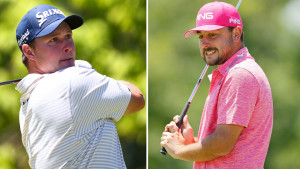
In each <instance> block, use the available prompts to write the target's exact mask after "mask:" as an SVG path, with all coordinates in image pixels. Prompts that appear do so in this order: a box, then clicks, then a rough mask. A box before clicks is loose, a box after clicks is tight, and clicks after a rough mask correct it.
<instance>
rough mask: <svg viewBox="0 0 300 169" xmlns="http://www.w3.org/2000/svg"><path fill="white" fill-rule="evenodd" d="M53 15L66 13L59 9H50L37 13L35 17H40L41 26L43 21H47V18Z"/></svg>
mask: <svg viewBox="0 0 300 169" xmlns="http://www.w3.org/2000/svg"><path fill="white" fill-rule="evenodd" d="M51 15H64V13H63V12H62V11H61V10H59V9H48V10H46V11H43V12H38V13H36V15H35V17H36V18H37V19H39V20H38V22H39V26H40V27H41V26H42V25H43V23H44V22H45V21H47V18H48V17H49V16H51ZM64 16H65V15H64Z"/></svg>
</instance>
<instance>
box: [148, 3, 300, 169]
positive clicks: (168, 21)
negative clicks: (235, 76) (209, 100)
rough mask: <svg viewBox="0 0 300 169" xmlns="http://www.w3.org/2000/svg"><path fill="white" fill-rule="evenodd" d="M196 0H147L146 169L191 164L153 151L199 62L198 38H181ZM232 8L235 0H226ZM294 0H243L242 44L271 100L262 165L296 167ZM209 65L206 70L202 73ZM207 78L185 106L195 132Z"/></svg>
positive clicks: (298, 109) (299, 80) (297, 24)
mask: <svg viewBox="0 0 300 169" xmlns="http://www.w3.org/2000/svg"><path fill="white" fill-rule="evenodd" d="M208 2H211V1H209V0H201V1H193V2H191V1H171V0H164V1H159V0H151V1H148V3H149V4H148V25H149V28H148V30H149V31H148V32H149V35H148V38H149V40H148V51H149V52H148V65H149V69H148V77H149V80H148V83H149V84H148V86H149V87H148V91H149V110H148V112H149V116H148V121H149V123H148V128H149V132H148V138H149V140H148V150H149V151H148V152H149V160H148V167H149V169H155V168H166V169H167V168H192V165H193V163H192V162H186V161H181V160H175V159H173V158H171V157H170V156H169V155H167V156H163V155H161V154H160V153H159V150H160V144H159V143H160V137H161V134H162V132H163V130H164V126H165V125H166V124H167V123H169V122H170V121H171V120H172V118H173V117H174V116H175V115H176V114H179V113H180V112H181V110H182V108H183V107H184V104H185V103H186V101H187V100H188V97H189V95H190V93H191V91H192V89H193V87H194V85H195V83H196V81H197V78H198V77H199V75H200V73H201V71H202V70H203V67H204V65H205V63H204V61H203V60H202V58H201V56H200V54H199V48H198V43H199V42H198V38H197V37H192V38H187V39H185V38H184V37H183V34H184V33H185V31H187V30H189V29H191V28H194V26H195V20H196V14H197V12H198V10H199V9H200V7H201V6H203V5H204V4H206V3H208ZM225 2H228V3H231V4H233V5H234V6H235V5H236V4H237V2H238V0H226V1H225ZM299 2H300V1H299V0H273V1H259V0H243V2H242V3H241V5H240V8H239V12H240V14H241V17H242V19H243V25H244V33H245V44H246V46H247V47H248V49H249V51H250V53H251V54H252V56H253V57H254V58H255V59H256V61H257V62H258V63H259V64H260V65H261V67H262V68H263V70H264V71H265V73H266V75H267V77H268V79H269V81H270V84H271V88H272V93H273V100H274V126H273V133H272V138H271V143H270V146H269V151H268V155H267V158H266V162H265V168H266V169H269V168H272V169H281V168H300V162H299V160H297V159H298V158H299V157H300V151H299V150H300V145H299V144H298V143H299V142H300V132H299V131H298V130H299V127H300V105H299V103H298V99H297V98H299V97H300V88H299V86H300V76H299V72H300V68H299V62H300V50H299V41H300V32H299V28H300V20H299V17H300V13H299V10H298V7H299V4H300V3H299ZM213 69H215V67H211V68H209V70H208V71H207V75H208V74H210V73H211V72H212V70H213ZM208 89H209V82H208V79H207V78H205V79H204V80H203V82H202V83H201V85H200V87H199V89H198V91H197V93H196V95H195V98H194V100H193V103H192V104H191V107H190V109H189V112H188V114H189V121H190V123H191V125H192V127H193V128H194V135H197V133H198V127H199V124H200V118H201V114H202V109H203V106H204V102H205V99H206V96H207V94H208Z"/></svg>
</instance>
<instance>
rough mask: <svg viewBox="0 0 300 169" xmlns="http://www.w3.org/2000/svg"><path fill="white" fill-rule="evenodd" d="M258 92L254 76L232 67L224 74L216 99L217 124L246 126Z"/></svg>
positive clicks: (244, 70) (246, 71)
mask: <svg viewBox="0 0 300 169" xmlns="http://www.w3.org/2000/svg"><path fill="white" fill-rule="evenodd" d="M258 93H259V84H258V82H257V80H256V78H255V77H254V76H253V75H252V74H251V73H250V72H249V71H248V70H246V69H243V68H234V69H232V70H230V72H229V73H228V75H227V76H226V78H225V80H224V82H223V84H222V87H221V91H220V95H219V100H218V122H217V123H218V124H235V125H241V126H244V127H247V126H248V124H249V121H250V119H251V116H252V113H253V111H254V108H255V104H256V102H257V98H258Z"/></svg>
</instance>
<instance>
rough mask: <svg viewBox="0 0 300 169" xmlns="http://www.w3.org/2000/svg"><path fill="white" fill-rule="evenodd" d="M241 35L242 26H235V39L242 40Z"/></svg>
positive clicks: (233, 34)
mask: <svg viewBox="0 0 300 169" xmlns="http://www.w3.org/2000/svg"><path fill="white" fill-rule="evenodd" d="M241 36H242V28H241V27H240V26H237V27H235V28H233V30H232V38H233V40H234V41H236V42H238V41H240V40H241Z"/></svg>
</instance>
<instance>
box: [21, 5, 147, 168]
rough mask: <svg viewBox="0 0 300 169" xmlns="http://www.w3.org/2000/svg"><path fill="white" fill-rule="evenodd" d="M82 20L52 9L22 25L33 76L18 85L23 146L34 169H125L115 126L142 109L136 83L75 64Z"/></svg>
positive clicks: (40, 10)
mask: <svg viewBox="0 0 300 169" xmlns="http://www.w3.org/2000/svg"><path fill="white" fill-rule="evenodd" d="M82 24H83V20H82V18H81V17H80V16H77V15H71V16H68V17H66V16H65V15H64V14H63V12H62V11H61V10H59V9H57V8H55V7H53V6H50V5H39V6H36V7H35V8H33V9H31V10H30V11H29V12H28V13H27V14H26V15H25V16H24V17H23V18H22V20H21V21H20V23H19V25H18V27H17V30H16V36H17V43H18V46H19V48H20V50H21V51H22V54H23V58H22V60H23V63H24V64H25V66H26V68H27V69H28V72H29V74H28V75H27V76H26V77H25V78H23V80H22V81H21V82H20V83H18V85H17V87H16V89H17V90H18V91H19V92H21V93H22V94H23V95H22V97H21V99H20V101H21V109H20V128H21V134H22V142H23V145H24V147H25V149H26V151H27V154H28V156H29V165H30V167H31V168H39V169H45V168H126V165H125V162H124V159H123V154H122V149H121V146H120V141H119V137H118V133H117V130H116V126H115V122H116V121H118V120H120V119H121V118H122V116H123V115H128V114H131V113H134V112H137V111H139V110H141V109H142V108H143V107H144V105H145V101H144V97H143V95H142V93H141V91H140V90H139V89H138V88H137V87H136V86H134V85H133V84H131V83H129V82H125V81H118V80H114V79H112V78H110V77H107V76H104V75H101V74H99V73H98V72H97V71H96V70H94V69H92V67H91V66H90V65H89V63H87V62H81V63H80V62H76V61H75V56H76V53H75V45H74V42H73V39H72V30H73V29H76V28H78V27H79V26H81V25H82Z"/></svg>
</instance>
